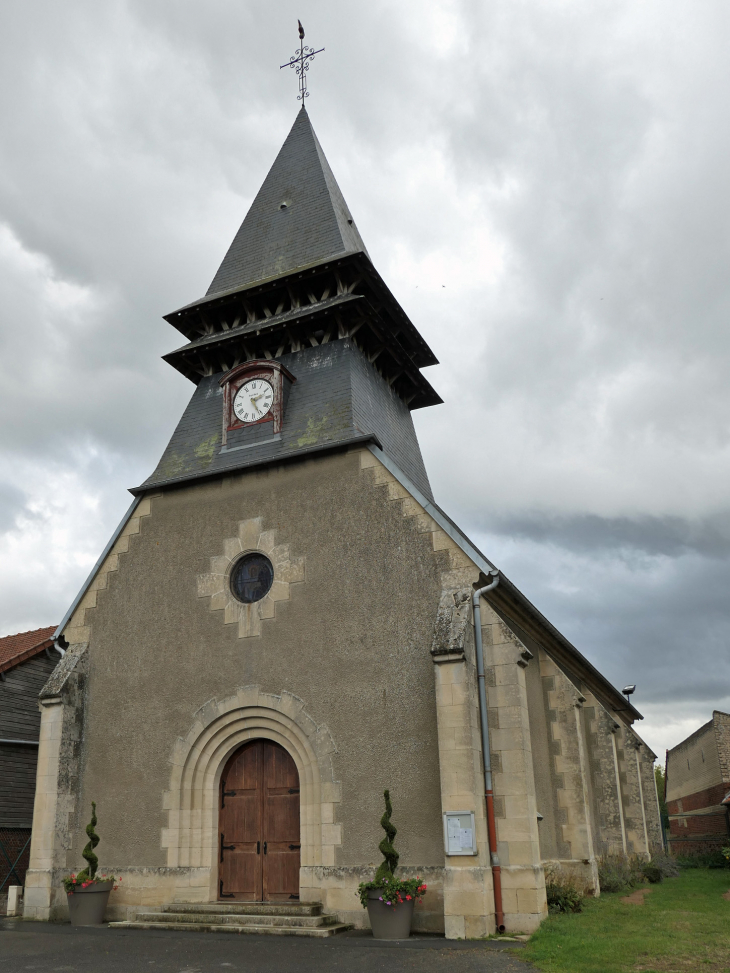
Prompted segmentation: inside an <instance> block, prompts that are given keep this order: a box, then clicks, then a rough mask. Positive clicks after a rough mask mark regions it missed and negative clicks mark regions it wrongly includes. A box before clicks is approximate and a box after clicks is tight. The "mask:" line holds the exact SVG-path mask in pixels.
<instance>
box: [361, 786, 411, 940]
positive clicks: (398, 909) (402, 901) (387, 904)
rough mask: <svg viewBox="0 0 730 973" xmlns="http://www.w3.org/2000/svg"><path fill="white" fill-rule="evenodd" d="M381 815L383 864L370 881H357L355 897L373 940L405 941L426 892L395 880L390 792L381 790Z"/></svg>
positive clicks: (395, 861) (393, 833)
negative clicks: (414, 909)
mask: <svg viewBox="0 0 730 973" xmlns="http://www.w3.org/2000/svg"><path fill="white" fill-rule="evenodd" d="M383 796H384V797H385V814H384V815H383V816H382V818H381V819H380V824H381V827H382V828H383V831H385V837H384V838H383V840H382V841H381V842H380V844H379V845H378V848H379V849H380V852H381V854H382V855H383V859H384V860H383V861H382V862H381V864H380V867H379V868H378V870H377V872H376V873H375V879H374V881H372V882H361V883H360V885H358V888H357V894H358V896H359V898H360V902H361V903H362V906H363V908H364V909H367V910H368V916H369V918H370V926H371V928H372V930H373V937H374V938H375V939H408V937H409V936H410V934H411V922H412V920H413V907H414V906H415V904H416V902H420V901H421V897H422V896H423V895H424V893H425V892H426V883H425V882H422V881H421V880H420V878H419V877H418V876H416V878H406V879H398V878H396V877H395V870H396V868H397V867H398V858H399V857H400V856H399V855H398V852H397V851H396V850H395V848H394V847H393V839H394V838H395V836H396V835H397V834H398V830H397V828H396V827H395V826H394V825H392V824H391V823H390V816H391V814H392V813H393V806H392V805H391V803H390V791H384V794H383Z"/></svg>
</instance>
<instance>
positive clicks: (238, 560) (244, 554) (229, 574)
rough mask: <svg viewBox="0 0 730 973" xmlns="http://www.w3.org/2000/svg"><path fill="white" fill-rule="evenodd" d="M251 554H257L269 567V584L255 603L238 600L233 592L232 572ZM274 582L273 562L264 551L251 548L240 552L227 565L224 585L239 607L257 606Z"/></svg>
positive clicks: (274, 570) (274, 568)
mask: <svg viewBox="0 0 730 973" xmlns="http://www.w3.org/2000/svg"><path fill="white" fill-rule="evenodd" d="M252 554H257V555H258V556H259V557H263V558H265V560H266V561H268V562H269V565H270V566H271V584H270V585H269V587H268V588H267V589H266V591H265V593H264V594H263V595H262V596H261V597H260V598H257V599H256V600H255V601H242V600H241V599H240V598H238V597H237V596H236V594H235V592H234V590H233V572H234V571H235V570H236V567H237V566H238V565H239V564H240V563H241V561H243V560H245V558H247V557H250V556H251V555H252ZM275 582H276V567H275V566H274V562H273V561H272V560H271V558H270V557H269V555H268V554H267V553H266V552H265V551H261V550H259V549H258V548H251V549H250V550H248V551H241V553H240V554H238V555H237V556H236V557H234V559H233V560H232V561H231V563H230V564H229V565H228V570H227V571H226V584H227V585H228V590H229V591H230V593H231V595H232V597H233V599H234V600H235V601H236V602H237V603H238V604H239V605H258V604H259V602H262V601H264V599H265V598H267V597H268V595H269V592H270V591H271V589H272V588H273V587H274V583H275Z"/></svg>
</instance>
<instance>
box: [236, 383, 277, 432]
mask: <svg viewBox="0 0 730 973" xmlns="http://www.w3.org/2000/svg"><path fill="white" fill-rule="evenodd" d="M273 404H274V389H273V386H272V385H271V383H270V382H267V381H266V379H265V378H252V379H250V380H249V381H248V382H246V383H245V384H244V385H242V386H241V387H240V389H239V390H238V391H237V392H236V397H235V399H234V400H233V412H234V413H235V416H236V418H237V419H238V420H239V422H258V421H259V419H263V418H264V416H265V415H266V414H267V413H268V412H269V411H270V409H271V407H272V405H273Z"/></svg>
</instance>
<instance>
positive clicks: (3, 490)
mask: <svg viewBox="0 0 730 973" xmlns="http://www.w3.org/2000/svg"><path fill="white" fill-rule="evenodd" d="M26 501H27V497H26V495H25V494H24V493H23V491H22V490H19V489H18V488H17V487H15V486H12V484H10V483H2V482H0V533H2V532H3V531H5V530H8V529H9V528H11V527H13V526H14V525H15V522H16V520H17V517H18V515H19V514H20V513H21V512H22V511H23V510H24V509H25V505H26Z"/></svg>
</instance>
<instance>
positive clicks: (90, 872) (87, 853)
mask: <svg viewBox="0 0 730 973" xmlns="http://www.w3.org/2000/svg"><path fill="white" fill-rule="evenodd" d="M95 827H96V803H95V802H94V801H92V802H91V821H89V823H88V824H87V825H86V834H87V836H88V838H89V842H88V844H87V845H86V847H85V848H84V850H83V851H82V852H81V856H82V857H83V858H85V859H86V868H85V869H84V870H83V872H79V874H78V876H77V878H78V879H79V881H81V882H86V881H88V880H89V879H93V878H94V877H95V875H96V869H97V868H98V867H99V859H98V858H97V857H96V855H95V854H94V848H96V846H97V845H98V844H99V840H100V839H99V835H98V834H97V833H96V831H94V828H95Z"/></svg>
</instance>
